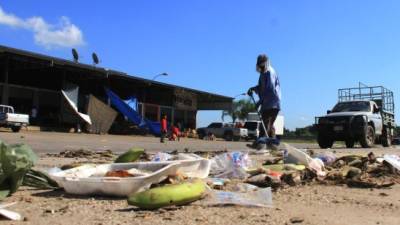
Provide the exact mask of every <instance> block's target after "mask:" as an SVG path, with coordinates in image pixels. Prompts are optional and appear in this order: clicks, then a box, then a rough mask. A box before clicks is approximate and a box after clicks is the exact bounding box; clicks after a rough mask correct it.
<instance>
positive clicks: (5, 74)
mask: <svg viewBox="0 0 400 225" xmlns="http://www.w3.org/2000/svg"><path fill="white" fill-rule="evenodd" d="M8 66H9V65H8V59H6V60H5V65H4V68H3V71H2V73H3V77H4V86H3V93H2V94H1V104H3V105H8V97H9V94H10V93H9V87H8V69H9V68H8Z"/></svg>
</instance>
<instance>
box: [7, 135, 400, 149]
mask: <svg viewBox="0 0 400 225" xmlns="http://www.w3.org/2000/svg"><path fill="white" fill-rule="evenodd" d="M0 140H2V141H5V142H6V143H9V144H11V143H21V142H22V143H26V144H28V145H30V146H31V147H32V148H33V149H34V150H35V151H36V152H37V153H49V152H51V153H56V152H60V151H64V150H77V149H89V150H94V151H101V150H107V149H110V150H112V151H114V152H124V151H126V150H127V149H129V148H130V147H141V148H144V149H146V150H147V151H151V152H158V151H172V150H178V151H184V150H185V149H186V148H187V149H189V150H190V151H220V150H225V149H227V150H246V149H248V148H247V147H246V144H248V143H249V142H227V141H222V140H218V141H204V140H197V139H186V138H183V139H181V141H179V142H172V141H167V142H166V143H160V142H159V139H158V138H155V137H143V136H129V135H94V134H73V133H58V132H40V131H23V132H20V133H12V132H8V131H0ZM292 145H294V146H295V147H297V148H308V149H314V150H316V151H321V150H320V149H319V148H318V146H317V145H316V144H313V143H293V144H292ZM332 151H335V152H337V153H368V152H370V151H373V152H375V153H376V154H381V153H384V152H395V153H400V149H398V148H381V147H379V146H377V148H371V149H361V148H354V149H345V148H343V147H341V146H335V148H334V149H332Z"/></svg>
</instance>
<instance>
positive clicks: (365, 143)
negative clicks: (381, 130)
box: [360, 125, 375, 148]
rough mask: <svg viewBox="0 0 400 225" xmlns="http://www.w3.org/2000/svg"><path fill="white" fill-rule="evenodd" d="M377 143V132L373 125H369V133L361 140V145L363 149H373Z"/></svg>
mask: <svg viewBox="0 0 400 225" xmlns="http://www.w3.org/2000/svg"><path fill="white" fill-rule="evenodd" d="M374 142H375V130H374V128H373V127H372V126H371V125H368V127H367V131H366V132H365V134H364V135H363V137H362V138H361V139H360V144H361V146H362V147H363V148H371V147H373V146H374Z"/></svg>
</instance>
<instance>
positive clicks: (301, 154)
mask: <svg viewBox="0 0 400 225" xmlns="http://www.w3.org/2000/svg"><path fill="white" fill-rule="evenodd" d="M284 146H285V151H284V158H283V160H284V162H285V163H293V164H301V165H305V166H308V164H309V163H310V162H311V161H312V158H311V157H310V156H309V155H308V154H307V153H306V152H305V151H302V150H300V149H297V148H295V147H293V146H291V145H289V144H286V143H284Z"/></svg>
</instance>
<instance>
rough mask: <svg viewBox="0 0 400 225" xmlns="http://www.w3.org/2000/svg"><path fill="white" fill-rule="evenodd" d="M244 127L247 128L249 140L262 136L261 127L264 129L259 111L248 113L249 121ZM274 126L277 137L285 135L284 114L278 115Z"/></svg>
mask: <svg viewBox="0 0 400 225" xmlns="http://www.w3.org/2000/svg"><path fill="white" fill-rule="evenodd" d="M243 127H244V128H246V129H247V134H248V138H247V139H248V140H250V139H257V138H258V137H259V136H260V131H261V129H263V128H262V123H261V121H260V119H259V116H258V114H257V113H249V114H248V115H247V121H246V122H245V123H244V126H243ZM274 128H275V134H276V136H277V137H280V136H282V135H283V130H284V129H283V128H284V117H283V116H282V115H278V117H277V118H276V120H275V123H274Z"/></svg>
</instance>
